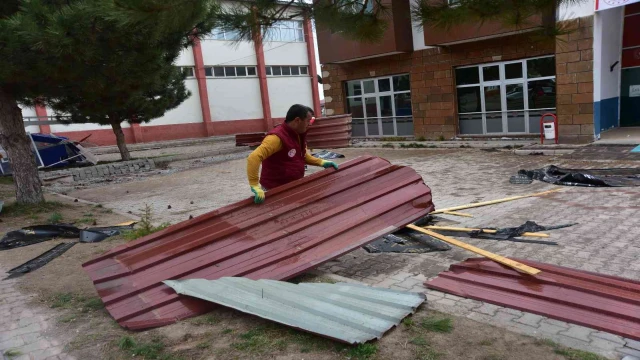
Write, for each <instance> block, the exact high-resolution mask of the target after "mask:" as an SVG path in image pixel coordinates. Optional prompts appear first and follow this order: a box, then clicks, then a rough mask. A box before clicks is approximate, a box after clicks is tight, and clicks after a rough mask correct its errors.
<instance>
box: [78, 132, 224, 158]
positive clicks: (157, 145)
mask: <svg viewBox="0 0 640 360" xmlns="http://www.w3.org/2000/svg"><path fill="white" fill-rule="evenodd" d="M210 142H234V144H235V136H233V135H228V136H214V137H208V138H197V139H184V140H170V141H159V142H151V143H142V144H128V145H127V148H128V149H129V152H133V151H143V150H154V149H165V148H168V147H183V146H191V145H197V144H206V143H210ZM88 149H89V150H90V151H91V152H92V153H93V154H95V155H104V154H114V153H119V152H120V150H118V147H117V146H98V147H91V148H88Z"/></svg>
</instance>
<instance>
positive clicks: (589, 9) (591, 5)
mask: <svg viewBox="0 0 640 360" xmlns="http://www.w3.org/2000/svg"><path fill="white" fill-rule="evenodd" d="M594 1H595V0H583V1H580V2H578V3H572V2H568V3H565V4H564V5H562V6H560V8H559V9H558V20H559V21H562V20H570V19H577V18H581V17H585V16H591V15H593V13H594V12H595V9H596V5H595V2H594Z"/></svg>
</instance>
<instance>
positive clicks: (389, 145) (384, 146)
mask: <svg viewBox="0 0 640 360" xmlns="http://www.w3.org/2000/svg"><path fill="white" fill-rule="evenodd" d="M382 147H383V148H388V149H395V148H396V147H395V146H393V144H382Z"/></svg>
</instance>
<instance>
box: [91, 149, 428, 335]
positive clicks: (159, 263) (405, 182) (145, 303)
mask: <svg viewBox="0 0 640 360" xmlns="http://www.w3.org/2000/svg"><path fill="white" fill-rule="evenodd" d="M433 210H434V207H433V203H432V201H431V190H430V189H429V187H427V186H426V185H425V184H424V182H423V181H422V178H421V177H420V176H419V175H418V174H417V173H416V172H415V171H414V170H413V169H411V168H408V167H402V166H397V165H391V164H390V163H389V162H388V161H386V160H384V159H381V158H376V157H359V158H356V159H354V160H351V161H349V162H345V163H343V164H341V165H340V170H338V171H336V170H333V169H326V170H323V171H320V172H317V173H315V174H313V175H310V176H307V177H305V178H303V179H300V180H298V181H295V182H292V183H290V184H287V185H284V186H281V187H279V188H276V189H273V190H270V191H269V192H268V193H267V199H266V201H265V203H264V204H261V205H255V204H253V201H252V198H248V199H246V200H244V201H241V202H238V203H235V204H232V205H229V206H226V207H223V208H221V209H218V210H216V211H213V212H210V213H207V214H204V215H201V216H198V217H196V218H194V219H191V220H188V221H185V222H182V223H179V224H176V225H173V226H170V227H168V228H167V229H165V230H163V231H160V232H158V233H155V234H152V235H149V236H146V237H144V238H141V239H138V240H136V241H133V242H130V243H128V244H125V245H122V246H119V247H117V248H115V249H113V250H111V251H109V252H107V253H105V254H104V255H102V256H100V257H98V258H96V259H94V260H91V261H89V262H87V263H85V264H83V267H84V269H85V270H86V271H87V273H88V274H89V276H90V277H91V280H92V281H93V282H94V284H95V286H96V289H97V291H98V294H99V295H100V297H101V298H102V301H103V302H104V303H105V306H106V309H107V310H108V311H109V313H110V314H111V315H112V316H113V317H114V318H115V319H116V321H118V323H120V324H121V325H122V326H124V327H127V328H132V329H142V328H149V327H154V326H161V325H164V324H168V323H172V322H174V321H176V320H177V319H181V318H185V317H189V316H194V315H197V314H200V313H203V312H206V311H208V310H209V309H210V308H211V304H210V303H207V302H205V301H202V300H198V299H193V298H185V297H179V296H177V295H176V294H175V292H174V291H173V290H171V289H170V288H168V287H167V286H165V285H164V284H162V281H164V280H169V279H173V280H178V279H185V278H204V279H209V280H214V279H219V278H221V277H225V276H243V277H248V278H251V279H274V280H285V279H289V278H291V277H294V276H296V275H298V274H300V273H303V272H305V271H307V270H309V269H312V268H314V267H317V266H319V265H321V264H322V263H324V262H326V261H329V260H331V259H333V258H336V257H338V256H341V255H343V254H345V253H347V252H350V251H352V250H354V249H357V248H358V247H360V246H362V245H365V244H367V243H368V242H370V241H373V240H375V239H377V238H379V237H380V236H383V235H386V234H389V233H392V232H394V231H396V230H397V229H399V228H401V227H404V226H405V225H407V224H409V223H411V222H414V221H415V220H417V219H419V218H420V217H423V216H425V215H427V214H428V213H429V212H431V211H433Z"/></svg>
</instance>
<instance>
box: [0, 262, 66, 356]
mask: <svg viewBox="0 0 640 360" xmlns="http://www.w3.org/2000/svg"><path fill="white" fill-rule="evenodd" d="M7 270H9V269H3V268H1V267H0V274H4V273H5V271H7ZM18 281H19V278H15V279H9V280H2V281H0V356H2V358H3V359H7V360H8V359H9V358H8V357H7V356H5V355H4V354H5V352H7V351H9V350H12V351H16V352H19V354H20V355H18V356H15V357H12V358H11V359H12V360H75V358H74V357H72V356H69V355H67V354H65V353H64V351H63V350H64V342H63V341H62V340H60V339H56V338H55V336H53V334H52V333H53V327H54V326H53V319H52V318H53V316H54V314H53V312H52V311H49V310H48V309H46V308H41V307H35V306H30V305H28V303H29V301H30V300H31V298H32V297H33V295H28V294H23V293H22V292H20V291H19V290H18V289H17V288H16V286H15V285H16V283H17V282H18Z"/></svg>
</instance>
